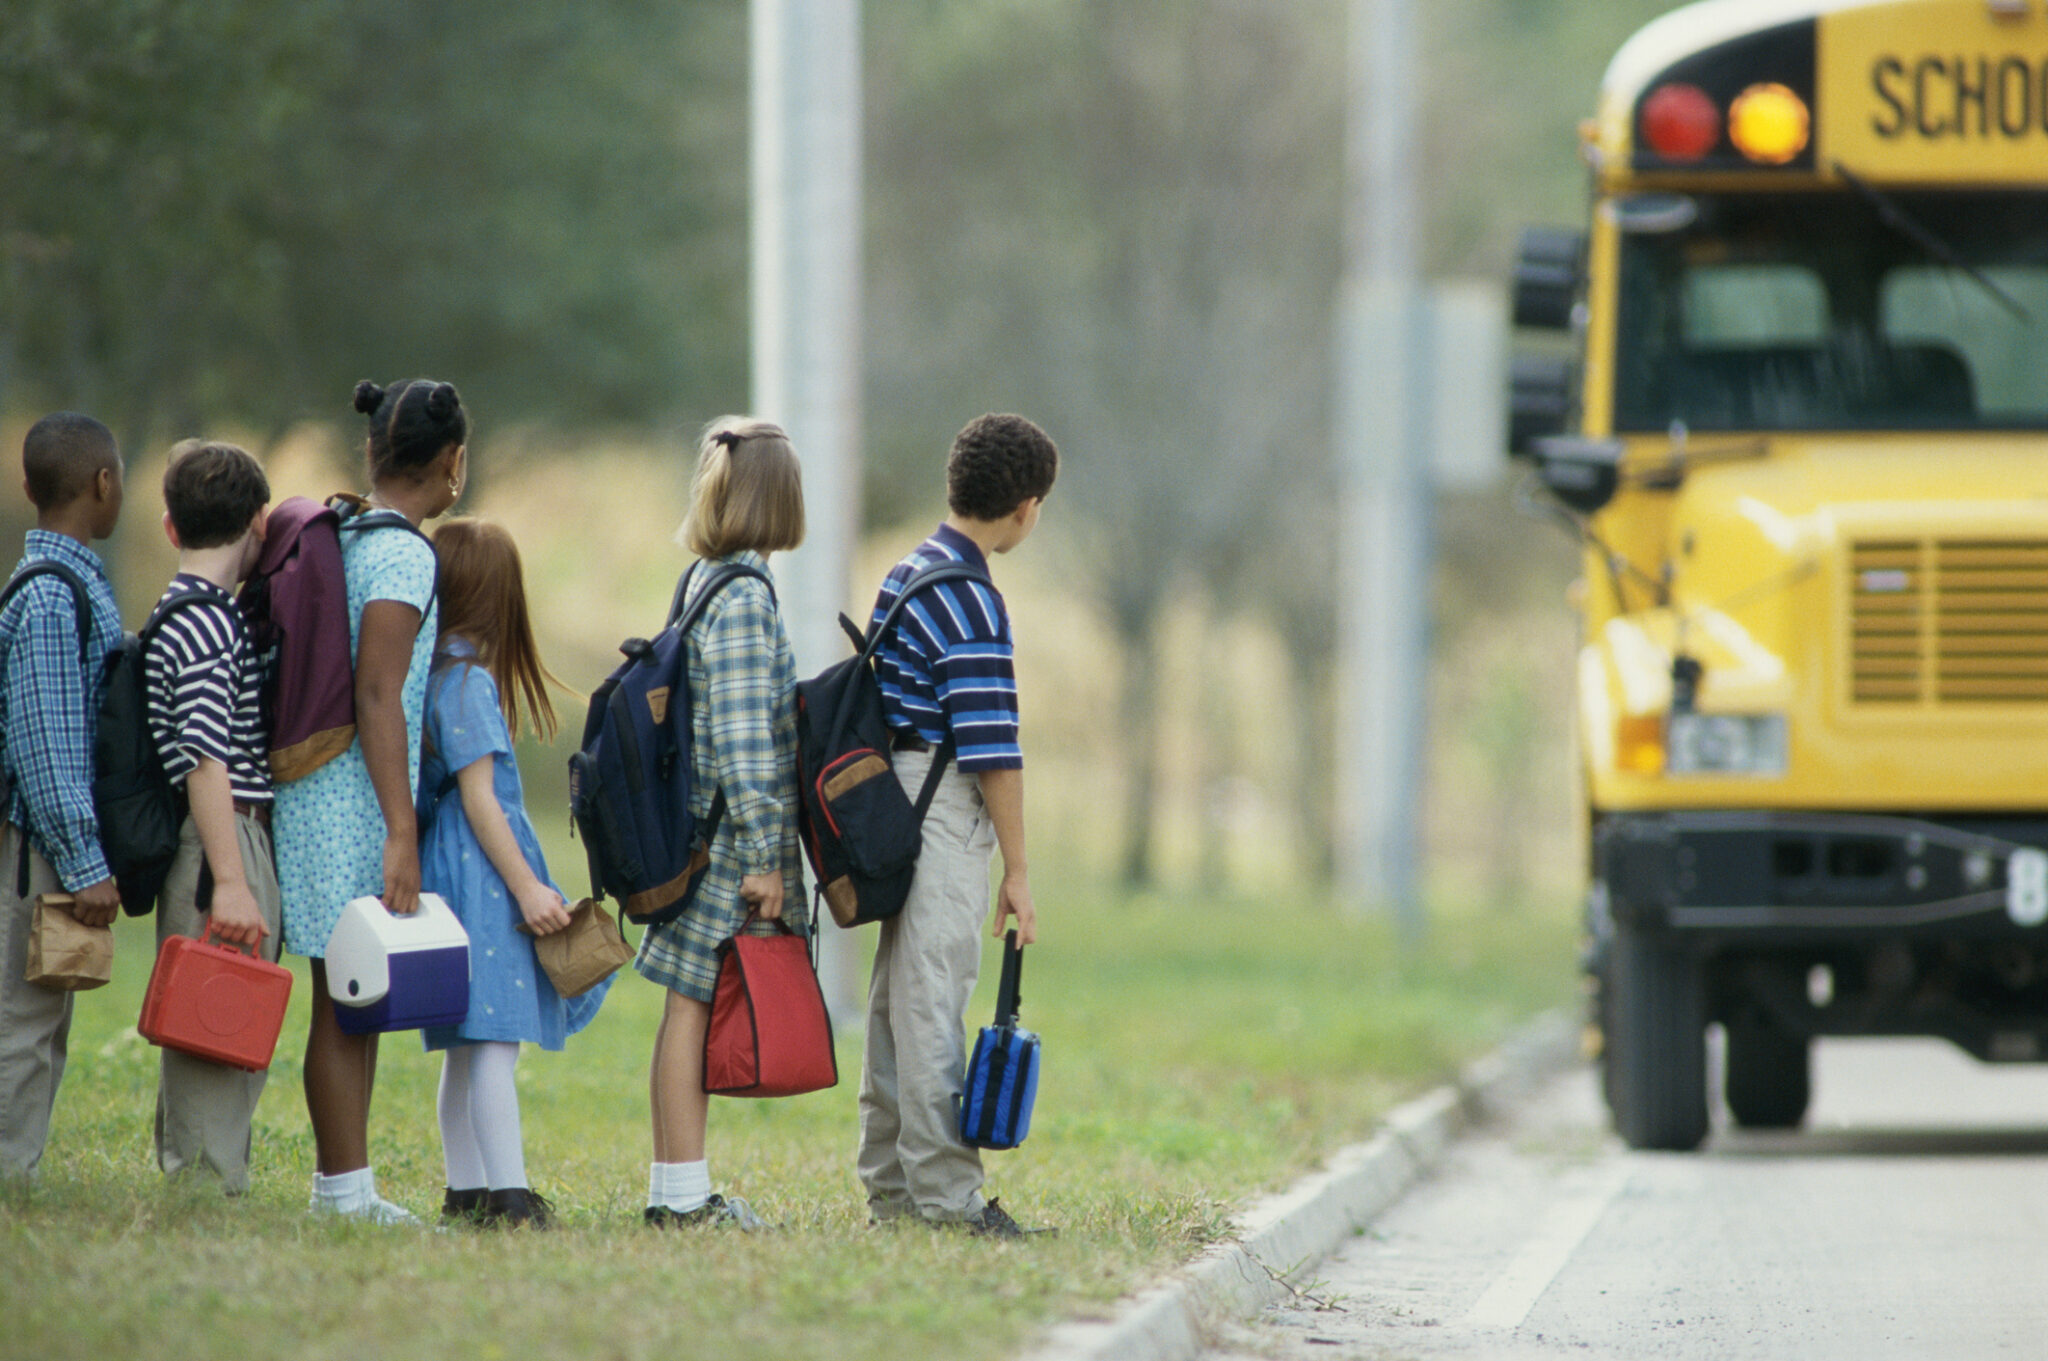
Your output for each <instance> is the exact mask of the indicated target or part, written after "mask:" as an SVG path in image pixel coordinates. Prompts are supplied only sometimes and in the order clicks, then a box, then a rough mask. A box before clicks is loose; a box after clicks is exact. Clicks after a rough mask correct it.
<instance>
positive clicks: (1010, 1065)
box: [953, 931, 1039, 1149]
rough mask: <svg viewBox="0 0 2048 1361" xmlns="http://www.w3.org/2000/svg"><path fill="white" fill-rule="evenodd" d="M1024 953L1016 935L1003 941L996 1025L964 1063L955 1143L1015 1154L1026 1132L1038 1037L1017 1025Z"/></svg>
mask: <svg viewBox="0 0 2048 1361" xmlns="http://www.w3.org/2000/svg"><path fill="white" fill-rule="evenodd" d="M1023 971H1024V947H1023V946H1021V945H1019V944H1017V933H1016V932H1015V931H1010V932H1007V933H1006V934H1005V935H1004V937H1003V981H1002V984H1001V986H1000V987H998V988H997V989H996V1023H995V1024H994V1025H989V1026H983V1027H982V1028H981V1034H980V1036H978V1037H977V1038H976V1039H975V1041H974V1054H973V1057H971V1058H969V1059H968V1060H967V1080H966V1082H964V1083H963V1084H961V1085H962V1086H963V1087H964V1088H965V1090H964V1091H962V1092H961V1094H960V1095H959V1096H956V1097H954V1098H953V1100H954V1103H955V1105H956V1107H957V1108H958V1110H959V1112H960V1142H962V1143H964V1144H971V1145H973V1146H974V1147H975V1148H993V1149H1003V1148H1015V1147H1017V1145H1019V1144H1021V1143H1023V1142H1024V1136H1025V1135H1027V1134H1029V1133H1030V1132H1031V1103H1032V1102H1033V1101H1034V1100H1036V1099H1037V1097H1038V1053H1039V1043H1038V1036H1036V1035H1034V1034H1032V1033H1031V1032H1030V1031H1028V1030H1026V1029H1024V1027H1022V1026H1020V1025H1018V1024H1017V1001H1018V998H1017V983H1018V976H1019V975H1020V974H1022V973H1023Z"/></svg>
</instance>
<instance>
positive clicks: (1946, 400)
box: [1612, 190, 2048, 431]
mask: <svg viewBox="0 0 2048 1361" xmlns="http://www.w3.org/2000/svg"><path fill="white" fill-rule="evenodd" d="M1612 210H1613V211H1614V213H1615V215H1616V218H1617V220H1618V221H1619V222H1620V223H1621V224H1622V229H1623V238H1622V252H1621V299H1620V302H1621V307H1620V333H1619V336H1618V338H1617V346H1616V350H1617V353H1616V356H1615V393H1614V423H1615V428H1616V429H1617V430H1621V431H1640V430H1663V429H1666V428H1669V427H1671V426H1672V425H1674V424H1682V425H1684V426H1685V427H1687V428H1689V429H1694V430H1887V429H1940V430H2010V429H2042V428H2048V193H2043V192H2028V193H2010V192H2006V193H1890V192H1886V193H1877V192H1875V191H1864V192H1861V193H1859V192H1855V191H1851V190H1843V191H1840V192H1830V193H1807V194H1725V195H1706V194H1701V195H1687V196H1678V195H1668V194H1666V195H1656V196H1643V197H1640V198H1637V199H1622V200H1617V201H1615V202H1614V204H1613V205H1612ZM1888 219H1889V220H1888Z"/></svg>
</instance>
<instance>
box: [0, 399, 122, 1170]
mask: <svg viewBox="0 0 2048 1361" xmlns="http://www.w3.org/2000/svg"><path fill="white" fill-rule="evenodd" d="M21 462H22V472H23V474H24V480H25V484H26V486H27V489H28V496H29V500H30V501H32V502H33V503H34V504H35V508H36V527H35V528H34V529H32V530H30V531H29V532H28V539H27V543H26V545H25V551H24V553H23V556H22V560H21V563H20V565H19V566H17V567H16V568H15V571H16V572H17V573H19V572H20V571H21V570H22V569H24V568H27V567H29V566H31V565H33V564H37V563H43V562H50V563H55V564H57V565H58V566H60V567H63V568H67V569H69V570H70V572H71V573H72V574H73V575H75V576H76V577H77V578H78V579H79V580H80V581H81V582H82V583H83V584H84V586H85V588H86V598H87V604H88V606H89V612H88V617H89V619H90V621H91V622H90V625H89V627H88V628H87V631H86V632H87V636H86V637H85V638H84V639H80V638H79V636H78V632H79V624H78V621H79V617H80V616H79V613H78V607H77V602H76V597H75V596H74V595H73V593H72V588H71V586H70V585H69V584H67V583H66V582H65V580H64V579H63V578H62V577H60V576H56V575H54V574H46V575H42V576H39V577H37V578H36V579H34V580H33V581H31V582H29V583H28V584H27V585H26V586H24V587H23V588H22V589H21V590H20V592H18V593H17V594H16V595H15V597H14V599H13V600H11V601H9V602H8V605H7V608H6V609H5V610H0V734H4V737H5V742H6V745H5V748H4V751H0V770H4V772H5V774H6V777H7V780H8V783H9V785H10V786H11V788H10V791H9V793H8V795H7V801H6V808H7V813H6V816H7V828H6V833H5V836H4V838H0V1177H24V1176H28V1175H30V1174H32V1173H33V1172H34V1171H35V1170H36V1165H37V1163H39V1162H40V1161H41V1160H42V1156H43V1146H44V1144H45V1143H46V1142H47V1141H48V1139H49V1135H50V1113H51V1111H52V1110H53V1109H54V1108H55V1106H56V1104H57V1085H58V1083H59V1082H61V1081H62V1080H63V1077H64V1048H65V1042H66V1040H67V1039H68V1038H69V1035H70V1032H71V994H70V993H68V992H55V991H52V990H50V989H48V988H44V987H42V986H40V985H38V984H34V983H27V982H24V981H23V973H24V970H25V965H26V960H27V955H28V937H29V925H30V921H31V918H32V917H33V914H34V911H35V901H36V897H37V895H39V894H44V893H54V892H58V891H65V892H69V893H70V894H71V895H72V898H73V903H74V906H73V911H72V915H74V916H75V917H77V918H78V919H79V920H80V921H82V922H84V923H86V924H87V925H90V926H107V925H110V924H111V923H112V922H113V920H114V913H115V909H116V908H118V907H119V906H120V902H121V899H120V894H119V892H118V890H117V889H116V888H115V885H114V879H113V876H112V875H111V874H110V873H109V872H108V869H107V861H106V857H105V855H103V854H102V853H101V851H100V842H99V819H98V817H97V816H96V815H95V814H94V812H93V802H92V776H93V769H92V761H93V750H92V748H93V729H94V719H95V717H96V716H97V715H98V713H99V705H100V694H101V691H102V689H103V688H104V680H103V676H104V673H105V670H106V659H107V654H108V653H109V652H111V651H113V650H114V648H115V647H117V646H118V645H119V644H120V641H121V617H120V613H119V611H118V610H117V609H116V608H115V605H114V592H113V588H112V587H111V585H110V584H109V583H108V581H107V570H106V567H105V566H104V565H103V564H102V563H101V562H100V559H99V555H98V554H97V553H95V552H93V551H92V548H91V546H90V545H91V544H92V542H93V541H94V540H95V539H104V538H106V537H107V536H108V535H110V534H112V533H113V532H114V526H115V524H116V523H117V522H118V521H119V520H120V517H121V480H122V471H123V469H122V466H121V452H120V450H119V448H118V447H116V445H115V443H114V436H113V434H112V432H110V431H109V430H108V429H107V427H106V426H104V425H102V424H100V423H99V422H98V421H96V420H94V419H93V418H92V417H90V416H81V415H78V414H77V413H75V412H69V411H61V412H58V413H56V414H55V415H50V416H45V417H43V419H41V420H40V421H37V422H36V423H35V425H33V426H32V427H30V429H29V432H28V437H27V439H25V440H24V441H23V442H22V448H21Z"/></svg>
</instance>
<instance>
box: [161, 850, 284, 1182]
mask: <svg viewBox="0 0 2048 1361" xmlns="http://www.w3.org/2000/svg"><path fill="white" fill-rule="evenodd" d="M235 835H236V839H237V841H238V842H239V844H240V847H241V852H242V873H243V875H244V876H246V877H247V879H248V881H249V891H250V892H251V893H253V894H254V895H255V896H256V906H257V909H258V910H259V911H260V912H261V913H262V914H263V924H264V926H266V927H268V928H269V930H270V934H269V935H267V936H265V937H264V938H263V946H262V950H261V953H262V956H263V958H264V959H266V960H269V961H270V962H271V963H273V964H274V963H276V962H277V955H278V949H279V946H280V945H281V944H282V943H283V934H284V932H283V922H282V916H283V913H282V901H283V900H282V898H281V897H280V896H279V893H278V888H277V864H276V861H275V860H273V859H272V857H271V853H270V833H269V832H268V831H267V830H265V828H264V827H263V824H262V823H260V822H258V821H257V820H256V818H255V817H254V816H252V815H251V814H248V813H237V814H236V815H235ZM205 855H206V853H205V851H204V850H203V849H201V847H200V844H199V828H198V826H197V825H196V824H194V823H193V821H192V820H191V819H190V818H187V819H185V827H184V830H183V831H182V832H181V833H180V835H179V838H178V858H177V859H176V860H173V861H172V862H171V871H170V876H169V878H167V879H166V880H165V881H164V891H163V897H162V898H161V899H160V900H159V902H158V905H157V910H156V941H157V948H158V949H159V950H161V949H162V948H163V943H164V942H165V941H166V940H168V939H170V938H171V937H172V936H192V937H195V938H196V937H197V936H198V935H199V933H200V932H201V931H202V930H203V929H204V928H205V924H206V919H205V917H204V916H203V915H201V913H200V911H199V908H198V905H197V903H196V901H195V900H196V899H197V897H198V894H199V867H200V866H201V864H203V863H204V862H205ZM162 1053H163V1059H162V1068H161V1073H160V1076H159V1078H158V1082H157V1092H156V1160H157V1165H158V1166H160V1167H162V1168H163V1170H164V1171H166V1172H183V1171H186V1170H188V1169H190V1168H204V1169H205V1170H207V1171H209V1172H212V1173H213V1174H214V1175H215V1176H218V1177H219V1178H220V1180H221V1187H222V1189H223V1190H225V1191H226V1192H227V1193H228V1194H229V1195H240V1194H241V1193H242V1192H244V1191H246V1190H248V1189H249V1123H250V1121H251V1120H252V1119H254V1118H255V1115H256V1102H257V1099H258V1098H259V1097H261V1096H262V1095H263V1084H264V1080H265V1079H266V1078H267V1077H268V1076H269V1074H268V1073H251V1072H246V1071H244V1070H243V1069H240V1068H230V1067H228V1066H227V1065H226V1064H223V1063H213V1062H211V1061H209V1060H207V1059H202V1058H197V1057H194V1056H193V1055H191V1054H186V1053H181V1052H179V1051H178V1050H175V1049H166V1050H163V1051H162Z"/></svg>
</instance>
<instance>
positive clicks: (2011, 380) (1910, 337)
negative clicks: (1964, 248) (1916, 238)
mask: <svg viewBox="0 0 2048 1361" xmlns="http://www.w3.org/2000/svg"><path fill="white" fill-rule="evenodd" d="M1984 273H1985V275H1986V277H1988V278H1989V279H1990V280H1991V281H1992V282H1993V283H1994V284H1996V285H1997V286H1998V288H1999V289H2000V290H2001V291H2002V292H2003V293H2005V295H2006V296H2007V297H2009V298H2011V299H2012V300H2013V301H2014V302H2016V303H2018V304H2019V306H2020V307H2021V308H2023V309H2024V310H2025V312H2026V315H2025V316H2020V315H2018V314H2017V313H2015V312H2014V311H2013V310H2012V309H2011V308H2010V307H2009V306H2007V305H2006V304H2005V303H2003V302H2001V301H2000V300H1999V299H1998V298H1997V297H1996V296H1994V295H1993V294H1992V293H1991V292H1989V291H1988V290H1986V289H1984V288H1982V287H1979V286H1978V285H1976V284H1975V283H1973V282H1972V281H1971V280H1970V279H1968V278H1966V277H1962V276H1959V275H1958V274H1957V272H1956V271H1955V270H1952V269H1944V268H1941V267H1939V266H1928V265H1907V266H1902V267H1900V268H1898V269H1895V270H1893V271H1892V272H1891V273H1890V274H1888V275H1886V276H1885V281H1884V291H1883V293H1882V295H1881V315H1882V317H1883V324H1884V334H1885V338H1886V339H1887V340H1888V341H1890V342H1891V343H1892V344H1893V345H1894V346H1905V345H1917V346H1939V347H1942V348H1944V349H1946V350H1947V351H1948V352H1950V353H1951V354H1954V355H1956V356H1958V358H1959V359H1960V361H1961V362H1962V363H1963V364H1964V365H1965V366H1966V367H1967V369H1968V371H1969V373H1970V374H1971V376H1972V379H1973V382H1974V385H1975V399H1976V405H1977V407H1978V409H1979V410H1980V411H1981V412H1982V414H1983V416H1984V418H1985V420H1986V421H1987V422H1990V423H1993V424H1999V423H2015V424H2028V423H2034V422H2038V421H2039V420H2040V419H2041V414H2042V407H2043V405H2044V393H2043V391H2042V385H2043V376H2042V363H2041V356H2042V355H2043V354H2048V263H2044V264H2034V265H1990V266H1987V267H1986V268H1985V269H1984Z"/></svg>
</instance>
